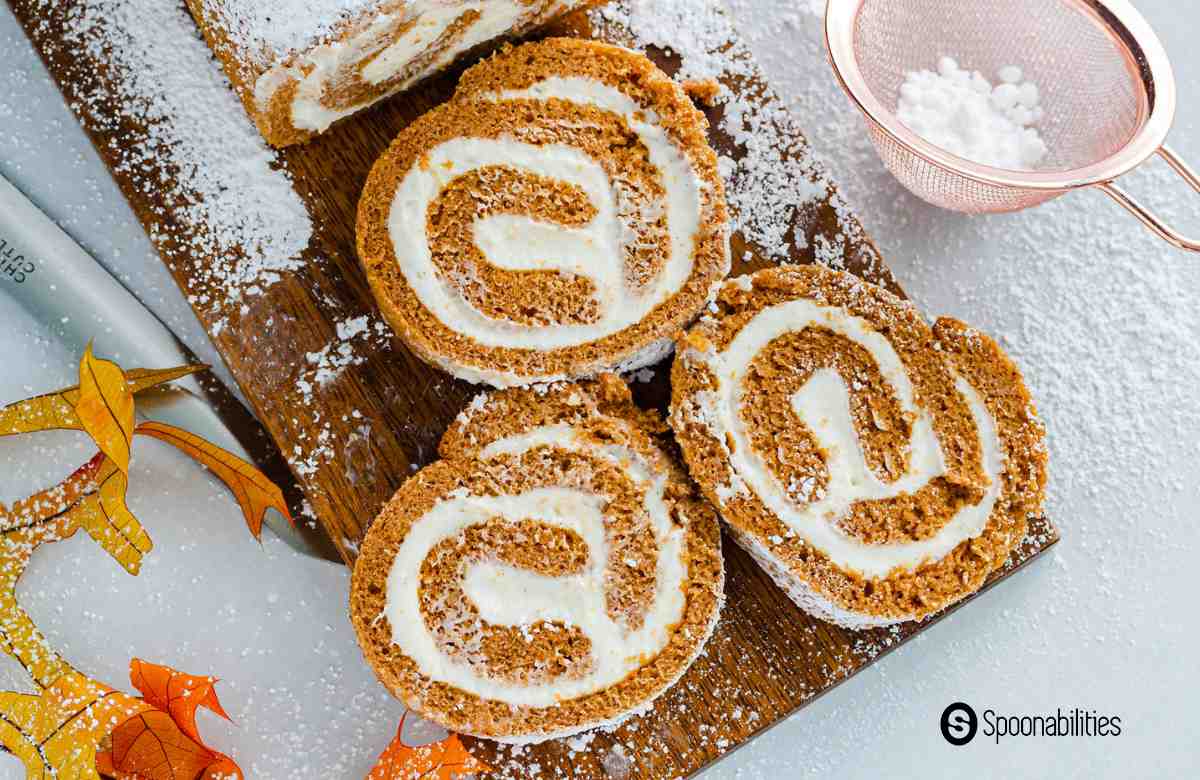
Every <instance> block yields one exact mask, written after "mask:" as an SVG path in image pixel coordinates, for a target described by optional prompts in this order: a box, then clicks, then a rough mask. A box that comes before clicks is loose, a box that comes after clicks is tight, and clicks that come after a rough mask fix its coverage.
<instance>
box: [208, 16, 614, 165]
mask: <svg viewBox="0 0 1200 780" xmlns="http://www.w3.org/2000/svg"><path fill="white" fill-rule="evenodd" d="M601 2H603V0H187V5H188V7H189V9H190V10H191V12H192V16H193V17H194V18H195V19H196V22H197V24H198V25H199V27H200V29H201V31H202V32H203V33H204V37H205V40H206V41H207V42H208V44H209V46H210V47H211V48H212V50H213V52H214V53H215V54H216V56H217V59H218V60H220V62H221V65H222V67H223V68H224V70H225V73H226V74H227V75H228V76H229V80H230V82H232V84H233V87H234V89H235V90H236V91H237V93H238V96H239V97H240V98H241V99H242V103H243V104H244V105H245V107H246V111H247V113H249V114H250V117H251V118H252V119H253V120H254V122H255V124H257V125H258V128H259V131H260V132H261V133H262V135H263V137H264V138H265V139H266V140H267V142H268V143H269V144H271V145H272V146H276V147H282V146H289V145H291V144H295V143H301V142H303V141H307V140H308V139H310V138H312V137H313V136H314V135H317V134H319V133H323V132H325V130H327V129H328V128H329V127H330V126H331V125H332V124H333V123H334V122H337V121H339V120H341V119H344V118H346V117H348V116H351V115H352V114H354V113H356V112H358V111H361V110H362V109H364V108H367V107H368V106H371V105H373V104H374V103H376V102H377V101H379V100H381V99H383V98H385V97H387V96H389V95H392V94H394V93H396V92H399V91H401V90H404V89H407V88H409V87H410V86H412V85H414V84H416V83H417V82H418V81H420V80H421V79H423V78H425V77H427V76H429V75H432V74H434V73H436V72H438V71H439V70H441V69H443V68H445V67H446V66H448V65H450V64H451V63H453V62H454V61H455V60H457V59H459V58H460V57H463V56H467V54H468V53H469V52H471V51H473V50H475V49H479V48H482V47H484V46H486V45H487V44H488V43H489V42H491V41H494V40H496V39H497V38H502V37H510V36H518V35H523V34H525V33H528V32H530V31H532V30H534V29H536V28H538V27H541V26H543V25H545V24H547V23H549V22H550V21H552V20H553V19H555V18H557V17H559V16H561V15H563V14H565V13H567V12H569V11H573V10H577V9H580V8H585V7H588V6H592V5H599V4H600V3H601Z"/></svg>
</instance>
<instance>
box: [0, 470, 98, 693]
mask: <svg viewBox="0 0 1200 780" xmlns="http://www.w3.org/2000/svg"><path fill="white" fill-rule="evenodd" d="M104 460H105V458H104V455H102V454H99V453H98V454H97V455H96V457H94V458H92V459H91V460H90V461H89V462H87V463H85V464H84V465H83V466H81V467H80V468H78V469H76V470H75V472H74V473H73V474H71V476H69V477H67V478H66V479H65V480H63V481H62V482H60V483H59V484H57V485H55V486H54V487H52V488H48V489H46V490H43V491H41V492H40V493H35V494H34V495H32V496H30V497H29V498H27V499H25V500H23V501H17V502H16V503H14V504H13V505H12V507H11V508H9V507H5V506H3V505H0V531H2V533H0V650H3V651H4V652H5V653H7V654H8V655H10V656H12V657H13V658H14V659H16V661H17V662H18V663H20V664H21V666H22V667H23V668H24V669H25V671H27V672H28V673H29V676H30V677H32V678H33V681H34V682H35V683H37V684H38V686H39V687H42V688H44V687H46V686H48V685H50V684H51V683H53V682H54V681H55V680H57V679H58V678H59V677H61V676H62V675H63V674H65V673H67V672H70V671H73V670H72V669H71V667H70V665H69V664H67V662H66V661H64V660H63V659H62V658H61V657H60V656H59V655H58V654H57V653H56V652H55V651H54V649H53V648H51V647H50V645H49V643H47V642H46V638H45V637H44V636H43V635H42V633H41V631H39V630H38V628H37V626H35V625H34V623H33V621H32V620H31V619H30V617H29V615H28V614H26V612H25V610H23V609H21V606H20V604H18V603H17V594H16V589H17V581H18V580H19V579H20V578H21V575H22V574H24V573H25V568H26V566H28V564H29V559H30V557H31V556H32V555H33V551H34V550H36V549H37V548H38V547H39V546H40V545H42V544H46V543H49V542H57V541H60V540H62V539H66V538H68V537H70V536H72V535H73V534H74V533H75V531H76V529H77V528H78V524H77V523H76V518H75V516H74V510H75V509H76V508H77V507H78V506H79V505H80V503H81V502H82V501H83V500H84V499H85V498H86V497H87V495H88V494H89V493H91V492H94V491H95V490H96V474H97V473H99V470H100V467H101V465H102V464H103V462H104Z"/></svg>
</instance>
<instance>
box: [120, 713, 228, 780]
mask: <svg viewBox="0 0 1200 780" xmlns="http://www.w3.org/2000/svg"><path fill="white" fill-rule="evenodd" d="M109 742H110V745H109V748H108V750H105V751H103V752H100V753H97V754H96V770H97V771H99V772H101V773H103V774H105V775H108V776H109V777H115V778H117V780H196V779H197V778H199V777H201V776H202V775H205V773H207V772H208V771H209V770H210V769H212V768H214V767H215V766H216V765H218V764H224V765H232V766H233V768H234V769H235V770H236V771H235V773H233V775H232V776H234V777H238V778H241V776H242V773H241V770H240V769H238V768H237V765H236V764H233V762H232V761H230V760H229V757H228V756H225V755H223V754H221V753H218V752H216V751H215V750H209V749H208V748H206V747H204V746H203V745H200V744H198V743H196V742H195V741H193V740H191V739H189V738H188V736H187V735H186V734H184V733H183V731H181V730H180V728H179V726H178V725H177V724H176V723H175V721H174V720H172V719H171V716H170V715H168V714H167V713H165V712H163V711H162V710H147V711H146V712H140V713H138V714H137V715H134V716H133V717H131V718H129V719H128V720H126V721H125V722H123V723H122V724H121V725H119V726H117V727H116V728H115V729H113V731H112V734H111V735H110V737H109ZM205 776H207V775H205ZM226 776H229V775H228V774H227V775H226Z"/></svg>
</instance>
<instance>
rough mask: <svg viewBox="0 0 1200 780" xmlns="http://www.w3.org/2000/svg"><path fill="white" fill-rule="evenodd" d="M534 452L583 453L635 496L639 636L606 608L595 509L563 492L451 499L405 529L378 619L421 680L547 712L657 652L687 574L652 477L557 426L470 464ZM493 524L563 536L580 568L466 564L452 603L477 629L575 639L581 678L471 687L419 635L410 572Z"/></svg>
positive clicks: (423, 628) (680, 543) (627, 453)
mask: <svg viewBox="0 0 1200 780" xmlns="http://www.w3.org/2000/svg"><path fill="white" fill-rule="evenodd" d="M537 447H554V448H561V449H565V450H571V451H576V452H585V453H587V454H589V455H593V456H597V457H600V458H603V459H605V460H608V461H610V462H612V463H614V464H617V465H619V466H620V467H621V468H622V469H623V470H624V471H625V473H626V474H628V476H629V477H630V479H631V480H632V481H633V482H634V483H636V484H637V485H638V487H639V488H640V489H642V490H643V495H644V507H645V509H646V512H647V514H648V516H649V519H650V525H651V529H652V531H653V533H654V536H655V541H656V546H657V548H658V556H657V564H656V570H655V574H656V580H655V590H654V597H653V602H652V604H650V605H649V607H648V608H647V610H646V613H645V619H644V621H643V622H642V625H641V627H640V628H639V629H637V630H632V631H631V630H627V629H626V628H624V627H622V626H621V625H619V624H618V623H617V622H615V621H614V620H613V619H612V618H611V617H610V615H609V614H608V610H607V608H606V602H605V592H606V590H605V589H606V582H605V568H606V565H607V564H608V558H609V543H608V541H607V539H606V536H605V518H604V507H605V503H606V497H605V496H602V495H596V494H593V493H588V492H584V491H580V490H577V489H572V488H563V487H542V488H535V489H531V490H528V491H526V492H524V493H520V494H517V495H502V496H475V495H454V496H451V497H449V498H446V499H444V500H442V501H440V502H439V503H437V504H436V505H435V506H434V507H433V508H432V509H431V510H430V511H429V512H428V513H426V514H425V515H424V516H423V517H421V518H420V519H419V520H417V521H416V522H414V523H413V525H412V527H411V529H410V531H409V532H408V534H407V535H406V536H405V538H404V541H403V543H402V544H401V546H400V549H399V551H398V552H397V554H396V558H395V561H394V563H393V564H392V568H391V571H390V572H389V575H388V581H387V603H386V606H385V608H384V614H385V615H386V617H387V619H388V622H389V624H390V625H391V626H392V627H393V637H392V639H393V641H394V642H395V643H396V644H397V645H398V646H399V647H400V649H401V651H402V652H403V653H404V654H405V655H406V656H408V657H409V658H411V659H412V660H413V661H414V662H415V663H416V664H417V667H418V669H419V670H420V673H421V674H422V675H424V676H425V677H428V678H429V679H432V680H434V681H438V682H443V683H447V684H449V685H452V686H454V687H456V688H459V689H461V690H463V691H466V692H467V693H470V694H473V695H475V696H478V697H481V698H485V699H493V700H498V701H503V702H506V703H508V704H511V705H514V706H529V707H548V706H552V705H555V704H557V703H559V702H562V701H566V700H569V699H573V698H577V697H580V696H585V695H587V694H589V693H593V692H595V691H599V690H603V689H605V688H607V687H609V686H612V685H614V684H616V683H619V682H620V681H621V680H623V679H624V678H625V677H627V676H628V675H629V674H631V673H632V672H634V671H636V670H637V669H638V668H639V667H641V666H642V665H644V664H645V663H646V662H647V661H648V660H649V659H652V658H653V657H655V656H656V655H657V654H658V653H659V652H661V651H662V649H663V648H664V647H666V645H667V643H668V641H669V640H670V637H671V634H672V631H673V629H674V627H675V626H676V625H677V624H678V623H679V622H680V620H681V619H682V616H683V611H684V607H685V597H684V585H685V581H686V578H687V563H686V559H685V557H684V555H685V532H684V530H683V529H682V528H679V527H677V526H676V525H675V524H674V523H673V522H672V521H671V516H670V513H669V511H668V509H667V506H666V504H665V503H664V501H663V494H664V490H665V488H666V476H665V475H663V474H656V473H655V472H654V470H653V468H652V466H651V464H649V463H648V462H647V461H646V460H645V458H644V457H643V456H642V455H641V454H639V453H637V452H636V451H634V450H631V449H629V448H626V447H621V446H617V445H608V446H600V445H596V444H594V443H590V442H583V441H580V440H579V438H578V437H577V436H576V434H575V433H574V431H573V430H572V429H571V428H570V427H569V426H566V425H554V426H545V427H541V428H536V429H534V430H532V431H529V432H527V433H523V434H518V435H515V436H510V437H508V438H505V439H500V440H498V441H496V442H493V443H492V444H490V445H489V446H488V447H487V448H485V449H484V450H483V452H482V453H481V454H480V457H481V459H484V460H487V459H491V458H495V457H496V456H498V455H501V454H509V455H515V454H520V453H522V452H526V451H529V450H531V449H534V448H537ZM497 517H499V518H503V519H504V520H506V521H509V522H518V521H522V520H533V521H536V522H538V523H544V524H546V525H550V526H555V527H558V528H563V529H567V530H570V531H573V532H574V533H576V534H578V535H579V536H580V537H581V538H582V539H583V540H584V541H585V543H586V544H587V546H588V550H589V555H588V562H587V566H586V567H585V569H584V570H583V571H582V572H581V573H578V574H574V575H569V576H564V577H548V576H544V575H541V574H537V573H534V572H530V571H526V570H523V569H519V568H517V567H514V566H510V565H508V564H505V563H501V562H498V561H487V560H483V561H477V562H474V563H470V564H468V565H467V568H466V571H465V573H464V575H463V592H464V593H465V594H466V595H467V597H468V598H469V599H470V600H471V601H472V602H473V603H474V604H475V606H476V607H477V609H478V611H479V616H480V619H481V620H484V621H486V622H488V623H490V624H493V625H504V626H526V625H531V624H533V623H536V622H538V621H552V622H558V623H562V624H565V625H567V626H574V627H577V628H579V629H580V630H581V631H582V632H583V633H584V634H585V635H586V636H587V638H588V639H589V640H590V642H591V654H592V658H591V661H592V663H591V664H590V667H589V671H588V672H587V673H586V674H585V675H583V676H580V677H557V678H554V679H550V680H547V681H545V682H540V683H536V684H528V685H522V684H515V683H513V682H508V681H503V680H499V679H495V678H493V677H487V676H482V675H480V674H479V673H478V672H477V671H476V670H475V669H473V668H472V667H471V666H470V665H468V664H467V663H464V662H463V661H462V660H459V659H457V658H452V657H450V656H448V655H447V654H446V653H444V652H443V651H442V650H441V649H439V647H438V645H437V641H436V639H435V637H434V636H433V634H432V633H431V631H430V630H429V627H428V626H427V625H426V624H425V618H424V616H423V614H422V612H421V608H420V599H419V589H420V585H421V583H420V573H421V567H422V563H423V562H424V561H425V559H426V558H427V557H428V556H429V555H430V553H431V551H432V550H433V549H434V548H435V547H437V546H438V545H439V544H440V543H441V542H443V541H445V540H447V539H451V538H453V537H456V536H457V535H459V534H460V533H462V532H463V531H464V530H465V529H467V528H469V527H470V526H472V525H474V524H477V523H484V522H487V521H489V520H493V519H495V518H497ZM397 627H403V628H404V630H397Z"/></svg>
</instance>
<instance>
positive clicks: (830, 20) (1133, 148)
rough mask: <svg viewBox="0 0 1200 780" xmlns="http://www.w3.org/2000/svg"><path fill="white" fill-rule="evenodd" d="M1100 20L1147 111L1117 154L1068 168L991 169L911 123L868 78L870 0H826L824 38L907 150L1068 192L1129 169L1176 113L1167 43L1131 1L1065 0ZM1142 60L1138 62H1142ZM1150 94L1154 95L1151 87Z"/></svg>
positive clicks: (994, 177) (984, 177)
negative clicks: (864, 58) (865, 24)
mask: <svg viewBox="0 0 1200 780" xmlns="http://www.w3.org/2000/svg"><path fill="white" fill-rule="evenodd" d="M1062 1H1063V2H1069V3H1071V4H1072V5H1074V6H1076V7H1077V8H1078V9H1079V10H1080V11H1081V12H1083V13H1088V14H1089V15H1091V16H1092V17H1093V18H1094V19H1096V21H1097V22H1099V23H1100V24H1101V26H1102V27H1103V28H1104V30H1105V32H1106V33H1107V34H1108V35H1109V36H1111V37H1112V38H1113V41H1114V43H1115V45H1117V46H1118V47H1119V48H1120V49H1121V50H1122V52H1123V53H1124V54H1125V56H1126V62H1127V63H1129V64H1130V67H1131V69H1134V73H1133V77H1134V79H1135V80H1136V81H1137V82H1138V84H1139V88H1140V90H1141V95H1142V99H1143V101H1144V102H1146V103H1148V104H1149V105H1148V107H1147V111H1148V113H1147V115H1146V117H1145V119H1144V120H1143V121H1142V122H1141V124H1140V125H1139V127H1138V128H1137V130H1136V131H1135V132H1134V134H1133V136H1132V137H1131V138H1130V139H1129V140H1128V141H1127V142H1126V143H1125V144H1124V145H1123V146H1122V147H1121V148H1120V149H1118V150H1117V151H1116V152H1114V153H1113V154H1111V155H1109V156H1107V157H1105V158H1103V159H1100V160H1097V161H1096V162H1093V163H1089V164H1088V165H1085V166H1079V167H1076V168H1071V169H1068V170H1059V171H1019V170H1011V169H1007V168H993V167H991V166H989V165H981V164H979V163H976V162H972V161H971V160H967V159H965V158H963V157H959V156H958V155H955V154H951V153H950V152H947V151H946V150H945V149H942V148H941V147H940V146H936V145H934V144H932V143H930V142H929V141H926V140H925V139H924V138H922V137H921V136H919V135H917V134H916V133H915V132H913V131H912V130H910V129H909V128H908V127H907V126H906V125H905V124H904V123H903V122H901V121H900V119H899V117H897V116H896V114H895V112H894V111H893V110H892V109H891V108H889V107H888V106H887V105H885V104H884V103H883V101H881V100H880V99H879V98H878V97H877V96H876V95H875V93H874V91H873V90H872V89H871V87H870V86H869V85H868V83H867V80H866V77H865V76H863V73H862V69H861V68H860V67H859V63H858V58H857V56H856V55H855V49H854V28H855V24H856V22H857V19H858V14H859V12H860V11H861V10H862V7H863V6H864V5H865V4H866V3H867V2H868V0H828V3H827V5H826V8H825V44H826V48H827V50H828V53H829V59H830V63H831V64H832V65H833V71H834V74H835V75H836V76H837V79H838V82H839V83H840V84H841V85H842V88H843V89H844V90H845V91H846V93H847V94H848V95H849V96H850V98H851V100H853V101H854V103H855V105H857V106H858V108H859V110H860V111H862V112H863V114H864V115H865V116H866V117H867V119H868V120H869V121H870V122H871V123H872V124H874V125H875V126H876V127H877V128H879V130H880V131H881V132H883V133H884V134H885V135H887V136H888V137H890V138H891V139H892V140H893V141H894V142H895V143H897V144H899V145H900V146H901V147H903V148H904V149H906V150H907V151H908V152H910V153H912V154H915V155H917V156H918V157H920V158H922V159H924V160H925V161H927V162H929V163H931V164H933V165H935V166H937V167H938V168H941V169H943V170H945V171H948V172H950V173H953V174H956V175H958V176H964V177H966V178H968V179H971V180H972V181H976V182H980V183H982V184H987V185H992V186H999V187H1014V188H1019V189H1024V190H1037V191H1047V192H1063V191H1067V190H1073V189H1078V188H1080V187H1088V186H1092V185H1095V184H1100V183H1104V182H1111V181H1113V180H1114V179H1116V178H1118V177H1119V176H1121V175H1123V174H1125V173H1128V172H1129V171H1131V170H1133V169H1134V168H1136V167H1137V166H1138V165H1139V164H1141V163H1142V162H1144V161H1145V160H1146V159H1147V158H1149V157H1150V156H1151V155H1153V154H1154V153H1155V152H1157V151H1158V150H1159V148H1160V147H1162V145H1163V142H1164V141H1166V138H1167V133H1168V132H1170V129H1171V123H1172V122H1173V121H1174V118H1175V106H1176V99H1177V97H1176V89H1175V75H1174V72H1173V71H1172V69H1171V63H1170V60H1169V59H1168V58H1167V53H1166V50H1165V49H1164V48H1163V45H1162V42H1161V41H1160V40H1159V38H1158V36H1157V35H1155V33H1154V30H1153V29H1152V28H1151V27H1150V24H1149V23H1148V22H1147V21H1146V19H1145V18H1144V17H1143V16H1142V15H1141V13H1139V12H1138V11H1137V10H1136V9H1135V8H1134V7H1133V5H1131V4H1130V2H1129V1H1128V0H1062ZM1134 63H1137V65H1140V68H1138V67H1137V65H1134ZM1151 91H1152V94H1153V101H1152V102H1151V101H1150V97H1149V96H1150V94H1151Z"/></svg>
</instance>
